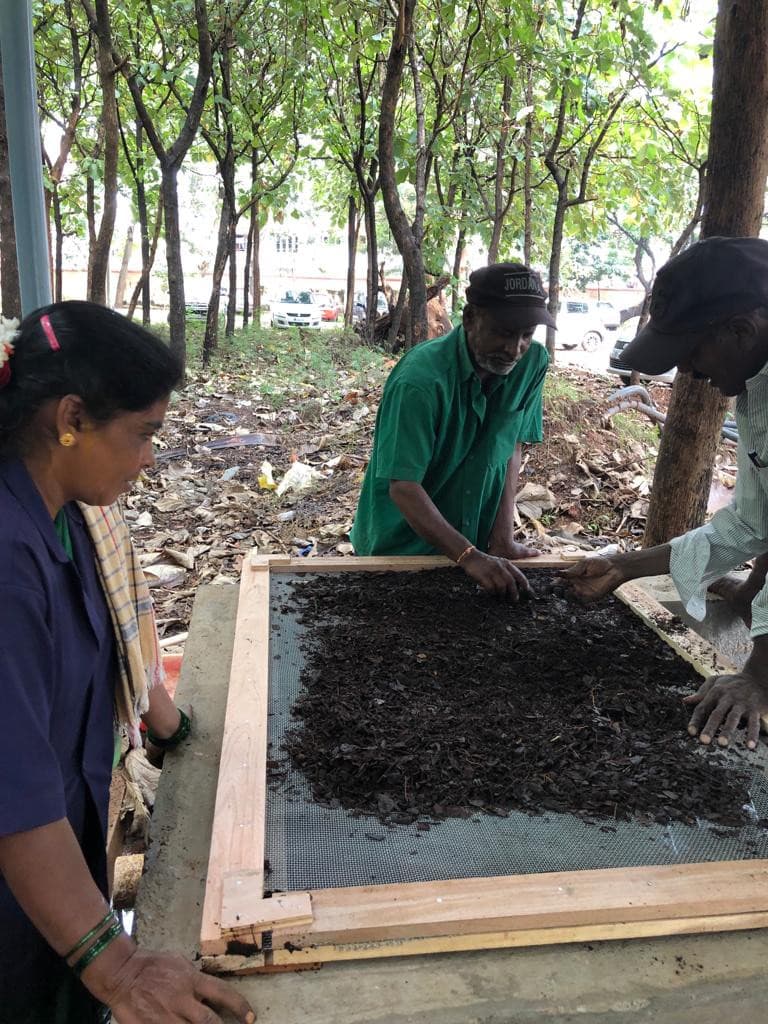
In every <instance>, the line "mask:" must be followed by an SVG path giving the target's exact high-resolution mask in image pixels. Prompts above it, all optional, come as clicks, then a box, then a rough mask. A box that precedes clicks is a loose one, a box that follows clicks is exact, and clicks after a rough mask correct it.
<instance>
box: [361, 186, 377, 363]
mask: <svg viewBox="0 0 768 1024" xmlns="http://www.w3.org/2000/svg"><path fill="white" fill-rule="evenodd" d="M363 206H364V210H365V238H366V242H367V245H368V270H367V273H366V301H365V340H366V342H367V343H368V344H369V345H370V344H372V343H373V333H374V332H373V325H374V322H375V320H376V308H377V305H378V295H379V242H378V236H377V231H376V200H375V198H374V196H373V195H372V194H371V193H370V192H366V193H364V195H363Z"/></svg>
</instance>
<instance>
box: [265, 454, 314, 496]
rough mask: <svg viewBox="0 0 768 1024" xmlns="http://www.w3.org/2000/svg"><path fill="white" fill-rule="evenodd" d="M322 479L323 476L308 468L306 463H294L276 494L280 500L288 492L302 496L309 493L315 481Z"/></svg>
mask: <svg viewBox="0 0 768 1024" xmlns="http://www.w3.org/2000/svg"><path fill="white" fill-rule="evenodd" d="M322 479H323V474H322V473H319V472H318V471H317V470H316V469H313V468H312V467H311V466H308V465H307V464H306V462H294V463H293V465H292V466H291V467H290V469H289V470H288V472H287V473H286V474H285V476H284V477H283V479H282V480H281V481H280V483H279V484H278V485H277V489H276V491H275V493H276V494H277V496H278V498H279V497H281V496H282V495H283V494H285V493H286V491H294V492H295V493H296V494H301V492H302V491H308V490H309V489H310V487H312V485H313V484H314V483H315V481H317V480H322Z"/></svg>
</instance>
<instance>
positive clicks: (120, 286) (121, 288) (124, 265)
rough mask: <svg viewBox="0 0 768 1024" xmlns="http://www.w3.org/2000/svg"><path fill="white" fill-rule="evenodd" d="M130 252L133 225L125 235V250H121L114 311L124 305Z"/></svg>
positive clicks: (130, 225)
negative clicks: (121, 256)
mask: <svg viewBox="0 0 768 1024" xmlns="http://www.w3.org/2000/svg"><path fill="white" fill-rule="evenodd" d="M132 252H133V224H129V225H128V230H127V232H126V235H125V248H124V249H123V259H122V261H121V263H120V273H119V274H118V277H117V286H116V288H115V309H117V307H118V306H124V305H125V288H126V285H127V283H128V264H129V263H130V262H131V253H132Z"/></svg>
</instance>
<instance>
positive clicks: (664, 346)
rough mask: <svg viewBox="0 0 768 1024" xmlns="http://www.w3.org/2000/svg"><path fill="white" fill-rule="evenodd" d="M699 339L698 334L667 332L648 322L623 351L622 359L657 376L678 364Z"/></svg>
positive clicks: (633, 366)
mask: <svg viewBox="0 0 768 1024" xmlns="http://www.w3.org/2000/svg"><path fill="white" fill-rule="evenodd" d="M697 341H698V338H697V336H696V335H691V334H666V333H664V332H663V331H657V330H655V329H654V327H653V326H652V324H650V323H648V324H646V326H645V327H643V329H642V330H641V331H639V332H638V334H637V336H636V337H635V338H634V339H633V340H632V341H630V343H629V344H628V345H627V347H626V348H625V349H624V350H623V351H622V353H621V361H622V363H625V364H626V365H627V366H631V367H632V369H633V370H637V371H638V372H639V373H647V374H650V375H651V376H652V377H655V376H656V375H657V374H659V373H666V372H667V370H671V369H672V367H673V366H677V364H678V363H679V362H680V361H681V360H682V359H685V357H686V356H687V355H689V353H690V352H692V351H693V349H694V348H695V347H696V344H697Z"/></svg>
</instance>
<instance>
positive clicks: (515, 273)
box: [467, 263, 556, 327]
mask: <svg viewBox="0 0 768 1024" xmlns="http://www.w3.org/2000/svg"><path fill="white" fill-rule="evenodd" d="M467 302H470V303H471V304H472V305H473V306H481V307H482V308H483V309H487V310H488V312H489V313H490V314H491V316H493V318H494V319H495V320H498V321H499V323H502V324H504V325H505V326H507V325H508V326H511V327H534V326H535V325H536V324H547V325H548V326H549V327H555V326H556V324H555V321H554V318H553V317H552V314H551V313H550V312H549V310H548V309H547V305H546V302H547V296H546V293H545V291H544V287H543V285H542V283H541V278H540V277H539V275H538V274H537V273H536V271H535V270H531V268H530V267H526V265H525V264H524V263H492V264H491V265H490V266H489V267H481V268H480V269H479V270H475V271H473V272H472V273H471V274H470V275H469V287H468V288H467Z"/></svg>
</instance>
